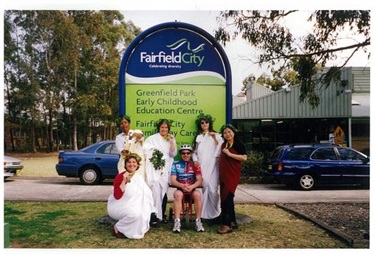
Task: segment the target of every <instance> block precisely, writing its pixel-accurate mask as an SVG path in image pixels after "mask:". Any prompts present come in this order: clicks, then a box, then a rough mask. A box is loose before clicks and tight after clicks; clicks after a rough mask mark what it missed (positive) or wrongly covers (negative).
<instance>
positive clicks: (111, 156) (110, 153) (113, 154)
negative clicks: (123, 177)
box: [94, 142, 120, 177]
mask: <svg viewBox="0 0 375 254" xmlns="http://www.w3.org/2000/svg"><path fill="white" fill-rule="evenodd" d="M119 158H120V153H119V152H118V151H117V149H116V145H115V143H114V142H113V143H105V144H103V145H102V146H101V147H99V148H98V149H97V150H96V153H95V157H94V160H95V164H96V165H98V166H99V168H100V169H101V171H102V175H103V177H114V176H116V175H117V174H118V170H117V163H118V160H119Z"/></svg>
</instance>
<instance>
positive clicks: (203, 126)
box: [200, 119, 210, 132]
mask: <svg viewBox="0 0 375 254" xmlns="http://www.w3.org/2000/svg"><path fill="white" fill-rule="evenodd" d="M200 125H201V129H202V132H207V131H209V130H210V123H209V122H208V121H207V120H205V119H202V120H201V122H200Z"/></svg>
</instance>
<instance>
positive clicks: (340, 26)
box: [215, 10, 370, 108]
mask: <svg viewBox="0 0 375 254" xmlns="http://www.w3.org/2000/svg"><path fill="white" fill-rule="evenodd" d="M296 12H297V11H296V10H290V11H224V12H221V13H220V16H219V17H218V19H219V21H220V22H221V24H220V25H219V28H218V29H217V30H216V31H215V37H216V39H217V40H219V41H221V42H222V43H223V44H224V45H225V44H226V42H229V41H231V40H232V39H235V38H236V37H238V36H241V38H243V39H244V40H246V41H248V42H249V44H250V46H252V47H254V48H255V49H257V50H258V51H259V52H260V53H259V55H258V56H257V57H256V59H255V60H253V62H254V63H256V64H259V65H264V64H266V65H268V66H269V67H272V68H274V69H275V71H276V72H279V73H282V72H283V70H285V69H293V70H295V71H296V73H297V78H298V80H299V81H300V83H301V95H300V101H304V100H305V99H308V101H309V103H310V105H311V106H312V107H313V108H315V107H317V106H318V105H319V103H320V100H319V96H318V93H317V90H316V89H319V87H317V84H319V83H320V82H322V83H323V84H324V85H325V86H326V87H327V86H329V85H330V84H331V82H333V81H335V80H338V79H339V78H340V70H341V69H342V68H343V67H344V66H345V65H346V64H347V62H348V61H349V60H350V59H351V58H352V57H353V55H355V54H356V53H357V52H359V51H360V50H362V51H363V52H365V53H367V54H368V58H369V57H370V52H368V46H369V45H370V11H369V10H339V11H313V12H312V13H311V15H310V16H309V18H308V21H309V22H313V23H314V28H313V30H312V32H311V33H310V34H308V35H306V36H305V37H304V38H302V40H300V38H296V37H295V36H293V34H292V33H291V32H290V30H289V29H288V27H286V26H285V25H284V21H285V19H286V18H287V17H290V16H292V15H293V13H296ZM233 27H234V29H233ZM343 31H348V32H350V34H351V36H352V37H355V38H359V41H358V40H357V41H354V40H351V41H350V42H348V43H347V44H346V45H343V46H342V45H338V41H339V37H340V34H341V33H342V32H343ZM344 51H347V52H350V54H349V56H348V57H347V58H346V59H345V61H344V62H343V63H342V64H341V65H339V66H331V67H329V68H328V71H327V72H326V73H323V74H321V75H317V73H318V70H319V68H323V67H326V64H327V63H328V61H330V60H334V59H336V58H337V57H338V54H339V53H342V52H344ZM275 66H277V67H275Z"/></svg>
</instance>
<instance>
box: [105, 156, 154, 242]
mask: <svg viewBox="0 0 375 254" xmlns="http://www.w3.org/2000/svg"><path fill="white" fill-rule="evenodd" d="M140 161H141V158H140V156H139V155H137V154H136V153H130V154H128V155H127V156H126V157H125V171H123V172H121V173H119V174H118V175H117V176H116V177H115V179H114V181H113V192H112V194H111V195H110V196H109V198H108V203H107V212H108V215H109V217H111V218H112V219H114V220H118V221H117V223H116V224H115V226H114V228H113V233H114V235H115V236H116V237H118V238H125V237H126V238H131V239H141V238H143V237H144V235H145V233H146V232H147V231H148V230H149V229H150V218H151V213H155V212H156V209H155V207H154V200H153V198H152V193H151V190H150V188H149V187H148V186H147V184H146V182H145V180H144V179H143V177H142V176H141V175H139V174H135V172H136V170H137V169H138V168H139V165H140V164H139V163H140Z"/></svg>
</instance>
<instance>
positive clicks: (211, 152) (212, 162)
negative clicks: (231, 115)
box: [193, 114, 223, 219]
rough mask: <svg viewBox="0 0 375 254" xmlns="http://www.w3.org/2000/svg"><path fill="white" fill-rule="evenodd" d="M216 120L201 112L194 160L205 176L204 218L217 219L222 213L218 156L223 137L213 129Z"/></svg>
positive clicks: (197, 121)
mask: <svg viewBox="0 0 375 254" xmlns="http://www.w3.org/2000/svg"><path fill="white" fill-rule="evenodd" d="M214 121H215V120H214V119H213V118H212V117H211V116H210V115H204V114H200V115H199V116H198V117H197V120H196V124H197V129H198V135H197V137H196V138H195V140H194V145H193V149H194V153H193V161H194V164H195V166H200V167H201V171H202V178H203V184H202V185H203V189H202V192H203V207H202V218H204V219H215V218H217V217H218V216H219V215H220V213H221V209H220V196H219V192H218V188H219V168H218V158H219V156H220V152H221V149H220V148H221V144H222V143H223V138H222V137H221V136H220V134H219V133H217V132H215V131H214V129H213V122H214Z"/></svg>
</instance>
